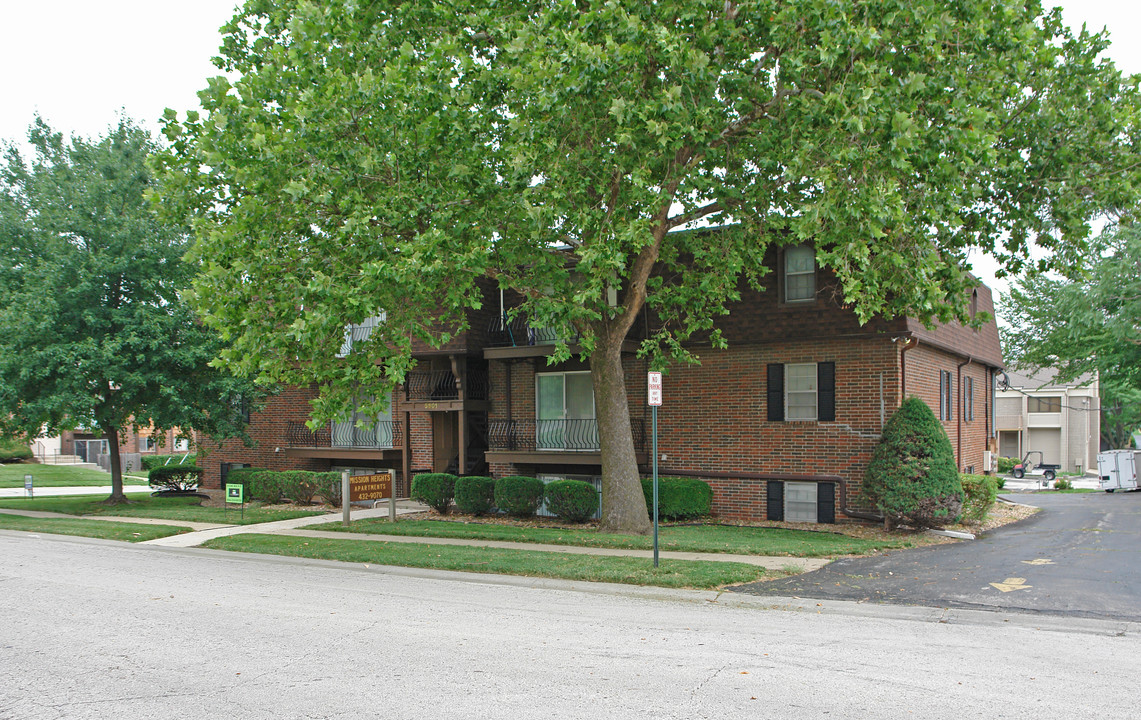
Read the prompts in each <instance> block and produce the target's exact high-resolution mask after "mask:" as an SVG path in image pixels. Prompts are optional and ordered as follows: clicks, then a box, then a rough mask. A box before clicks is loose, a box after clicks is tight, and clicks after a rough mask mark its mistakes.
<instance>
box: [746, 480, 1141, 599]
mask: <svg viewBox="0 0 1141 720" xmlns="http://www.w3.org/2000/svg"><path fill="white" fill-rule="evenodd" d="M1008 497H1010V498H1011V499H1012V500H1015V501H1016V502H1021V503H1025V504H1027V505H1034V506H1036V507H1040V508H1042V511H1041V512H1038V513H1037V514H1035V515H1034V516H1033V517H1031V518H1029V519H1027V520H1024V521H1022V522H1020V523H1016V524H1014V525H1010V526H1007V527H1005V528H1000V529H998V530H995V531H993V532H991V533H988V534H986V535H985V536H983V537H982V538H981V539H979V540H975V541H973V542H962V543H957V544H954V545H939V546H933V547H927V548H921V549H918V550H908V551H903V552H894V553H889V554H886V555H882V556H878V557H869V558H851V559H846V560H838V561H836V562H833V563H831V564H830V565H828V566H827V567H825V568H823V569H821V570H818V571H816V572H812V573H807V574H804V575H799V576H796V577H792V578H787V579H785V580H780V581H776V582H769V583H751V584H749V585H742V586H738V587H735V588H732V590H734V591H735V592H744V593H753V594H759V595H770V594H774V593H775V594H780V595H792V596H796V597H804V598H830V599H843V600H855V601H861V602H875V603H892V604H902V605H924V606H935V607H953V608H992V609H1001V610H1008V611H1017V612H1024V613H1038V614H1042V613H1044V614H1053V615H1062V616H1071V617H1091V618H1113V619H1125V620H1141V493H1136V492H1134V493H1113V494H1108V493H1100V492H1099V493H1088V494H1074V495H1062V494H1055V493H1038V494H1018V495H1011V496H1008Z"/></svg>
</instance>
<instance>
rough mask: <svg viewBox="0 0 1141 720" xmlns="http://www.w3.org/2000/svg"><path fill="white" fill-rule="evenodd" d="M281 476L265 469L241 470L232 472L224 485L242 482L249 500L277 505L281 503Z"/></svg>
mask: <svg viewBox="0 0 1141 720" xmlns="http://www.w3.org/2000/svg"><path fill="white" fill-rule="evenodd" d="M279 475H280V473H276V472H273V471H272V470H266V469H265V468H239V469H237V470H231V471H230V473H229V474H228V475H227V476H226V481H225V483H224V484H229V483H236V482H240V483H241V484H242V485H244V486H245V496H246V499H247V500H249V501H251V502H261V503H265V504H266V505H276V504H277V503H279V502H281V482H280V478H279Z"/></svg>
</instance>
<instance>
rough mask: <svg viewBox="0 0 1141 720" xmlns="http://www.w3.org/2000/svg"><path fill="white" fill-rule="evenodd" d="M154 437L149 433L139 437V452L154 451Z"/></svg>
mask: <svg viewBox="0 0 1141 720" xmlns="http://www.w3.org/2000/svg"><path fill="white" fill-rule="evenodd" d="M154 451H155V439H154V438H153V437H151V436H149V435H143V436H140V437H139V452H154Z"/></svg>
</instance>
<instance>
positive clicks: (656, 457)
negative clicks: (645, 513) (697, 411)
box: [650, 405, 658, 567]
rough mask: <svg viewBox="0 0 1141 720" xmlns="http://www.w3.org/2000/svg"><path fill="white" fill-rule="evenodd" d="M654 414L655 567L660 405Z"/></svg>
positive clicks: (652, 413) (656, 558) (654, 408)
mask: <svg viewBox="0 0 1141 720" xmlns="http://www.w3.org/2000/svg"><path fill="white" fill-rule="evenodd" d="M650 414H651V415H652V416H653V426H654V430H653V435H654V567H657V566H658V406H657V405H654V406H653V408H652V411H651V413H650Z"/></svg>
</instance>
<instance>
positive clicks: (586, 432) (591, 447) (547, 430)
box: [487, 418, 646, 452]
mask: <svg viewBox="0 0 1141 720" xmlns="http://www.w3.org/2000/svg"><path fill="white" fill-rule="evenodd" d="M630 429H631V431H632V432H633V433H634V447H635V449H636V450H639V451H644V450H645V448H646V426H645V423H644V422H643V421H642V419H641V418H631V419H630ZM487 444H488V449H489V450H493V451H494V450H515V451H525V452H536V451H538V452H584V451H587V452H589V451H597V450H598V449H599V439H598V421H597V420H594V419H582V420H532V419H524V420H492V421H490V422H489V423H488V424H487Z"/></svg>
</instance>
